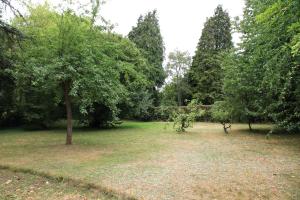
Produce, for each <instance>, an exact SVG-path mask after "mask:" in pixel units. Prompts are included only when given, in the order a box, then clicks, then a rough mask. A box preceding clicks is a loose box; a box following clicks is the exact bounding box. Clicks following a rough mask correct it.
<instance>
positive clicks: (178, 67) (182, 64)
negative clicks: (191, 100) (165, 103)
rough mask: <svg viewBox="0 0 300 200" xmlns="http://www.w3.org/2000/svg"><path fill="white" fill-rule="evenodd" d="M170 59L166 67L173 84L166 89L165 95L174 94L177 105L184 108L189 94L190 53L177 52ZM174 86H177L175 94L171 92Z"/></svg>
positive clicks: (172, 53) (171, 54) (170, 55)
mask: <svg viewBox="0 0 300 200" xmlns="http://www.w3.org/2000/svg"><path fill="white" fill-rule="evenodd" d="M168 59H169V61H168V63H167V66H166V72H167V73H168V75H169V78H170V79H171V83H169V84H168V85H167V87H166V88H164V92H163V94H165V95H169V94H168V92H173V93H172V94H170V95H174V96H176V97H177V105H178V106H182V105H184V100H185V99H184V97H185V96H186V95H187V94H189V93H188V90H189V87H188V85H187V81H186V78H185V75H186V72H187V70H188V68H189V66H190V63H191V58H190V55H189V53H188V52H186V51H185V52H181V51H179V50H175V51H174V52H171V53H170V54H169V56H168ZM173 86H175V93H174V91H172V90H171V89H172V87H173ZM170 97H171V96H170ZM171 98H172V97H171ZM173 98H174V97H173Z"/></svg>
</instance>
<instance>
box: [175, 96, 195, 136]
mask: <svg viewBox="0 0 300 200" xmlns="http://www.w3.org/2000/svg"><path fill="white" fill-rule="evenodd" d="M198 111H199V110H198V106H197V103H196V101H195V100H192V101H191V103H189V104H188V106H187V107H184V108H179V109H178V111H177V112H174V113H173V116H172V120H173V121H174V124H173V127H174V128H175V129H176V131H177V132H179V133H182V132H185V130H186V129H187V128H189V127H192V126H193V123H194V122H195V121H196V118H197V116H198V115H201V113H199V112H198Z"/></svg>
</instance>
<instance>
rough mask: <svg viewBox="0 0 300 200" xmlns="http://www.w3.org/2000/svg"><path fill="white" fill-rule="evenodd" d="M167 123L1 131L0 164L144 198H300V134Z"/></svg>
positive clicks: (262, 127)
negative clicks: (70, 133) (69, 135)
mask: <svg viewBox="0 0 300 200" xmlns="http://www.w3.org/2000/svg"><path fill="white" fill-rule="evenodd" d="M164 126H165V124H164V123H158V122H155V123H153V122H149V123H137V122H127V123H125V124H123V127H121V128H119V129H113V130H103V131H96V130H94V131H83V130H81V131H77V132H76V133H75V135H74V142H75V144H74V145H73V146H72V147H66V146H64V145H63V142H64V131H59V130H55V131H43V132H23V131H20V130H11V131H6V132H5V131H2V132H0V164H5V165H10V166H19V167H20V166H22V167H24V168H30V169H33V170H36V171H42V172H47V173H49V174H53V175H57V176H65V177H72V178H75V179H79V180H82V181H84V182H87V183H92V184H96V185H102V186H104V187H108V188H113V189H114V190H117V191H120V192H122V193H126V194H128V195H132V196H136V197H138V198H140V199H174V200H175V199H176V200H177V199H186V200H192V199H300V189H299V188H300V181H299V180H300V156H299V153H300V137H299V135H298V136H297V135H273V136H272V137H271V138H270V139H268V140H267V139H266V137H265V133H266V132H267V130H268V129H269V128H270V125H254V129H256V131H254V132H253V133H250V132H248V131H247V126H246V125H243V124H235V125H233V128H232V130H231V131H230V134H229V135H226V134H224V133H223V130H222V127H221V125H219V124H213V123H197V124H196V125H195V126H194V128H192V129H190V130H189V131H188V132H187V133H185V134H182V135H180V134H176V133H175V132H174V130H172V129H171V126H170V127H169V128H167V129H164Z"/></svg>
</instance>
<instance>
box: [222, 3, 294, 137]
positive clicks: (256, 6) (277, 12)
mask: <svg viewBox="0 0 300 200" xmlns="http://www.w3.org/2000/svg"><path fill="white" fill-rule="evenodd" d="M299 19H300V2H299V1H294V0H287V1H283V0H279V1H277V0H269V1H259V0H247V1H246V7H245V10H244V17H243V20H242V22H241V24H240V30H241V32H242V33H243V37H242V43H241V44H240V47H239V49H238V50H237V52H236V53H234V54H233V55H231V60H230V62H227V64H225V65H224V67H225V80H224V92H225V94H226V95H227V97H226V98H227V99H228V101H229V102H230V103H231V105H233V108H234V110H235V112H240V113H244V115H245V114H246V115H247V116H248V117H249V116H250V117H257V116H260V117H264V118H269V119H272V120H273V121H274V122H275V123H276V124H277V125H278V126H280V127H282V128H285V129H286V130H288V131H297V130H300V123H299V122H300V107H299V105H300V70H299V66H300V60H299V58H300V54H299V41H300V39H299V35H300V24H299Z"/></svg>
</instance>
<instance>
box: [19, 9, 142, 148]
mask: <svg viewBox="0 0 300 200" xmlns="http://www.w3.org/2000/svg"><path fill="white" fill-rule="evenodd" d="M26 20H27V21H28V23H27V24H24V23H21V22H20V23H18V20H16V22H15V23H16V24H17V25H18V27H19V28H20V30H22V31H23V32H25V33H26V34H27V35H30V36H31V38H32V39H31V40H25V41H24V42H23V43H22V47H23V49H24V51H23V52H22V53H21V55H22V58H21V60H20V64H19V67H18V69H17V70H16V77H17V79H18V83H19V84H20V83H22V81H23V80H24V79H25V80H27V81H30V84H31V85H32V86H34V87H36V88H38V89H39V91H45V93H46V92H48V91H49V92H51V91H52V92H53V91H55V94H56V95H55V99H56V101H57V102H64V104H65V110H66V116H67V137H66V144H72V111H74V105H75V104H76V105H78V106H79V109H80V112H81V113H82V114H83V115H87V114H88V113H89V112H90V111H91V110H93V109H95V105H97V104H98V105H99V104H100V105H104V106H105V107H106V108H109V110H110V111H112V113H113V114H116V113H117V105H118V104H119V103H120V102H121V99H122V98H125V96H126V87H125V85H124V84H122V80H123V81H124V82H125V81H128V80H131V79H135V78H136V77H142V76H141V75H139V74H137V71H135V68H136V67H138V66H139V64H138V60H139V59H140V58H136V60H134V61H132V60H133V59H132V58H131V57H127V56H126V55H138V54H134V53H135V52H139V51H138V50H136V49H134V50H133V51H122V50H121V49H120V47H122V45H123V46H124V45H125V46H126V47H128V48H134V46H133V45H130V42H129V41H128V42H127V44H126V42H125V44H123V41H122V40H121V42H117V41H118V40H120V39H118V36H113V35H110V34H107V33H103V32H101V30H99V29H98V28H97V27H94V26H93V25H92V22H91V19H90V18H88V17H85V16H77V15H76V14H75V13H74V12H73V11H71V10H66V11H64V12H62V13H57V12H55V11H53V10H52V9H51V8H49V6H47V5H44V6H38V7H36V8H32V9H30V15H29V16H27V17H26ZM120 43H121V44H122V45H121V44H120ZM126 52H128V53H126ZM116 58H122V59H116ZM134 62H135V63H137V64H136V65H135V64H133V63H134ZM141 66H142V65H141ZM134 74H136V75H135V76H133V75H134ZM121 77H123V78H121ZM140 82H143V81H140ZM136 84H137V85H141V84H138V83H136Z"/></svg>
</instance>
